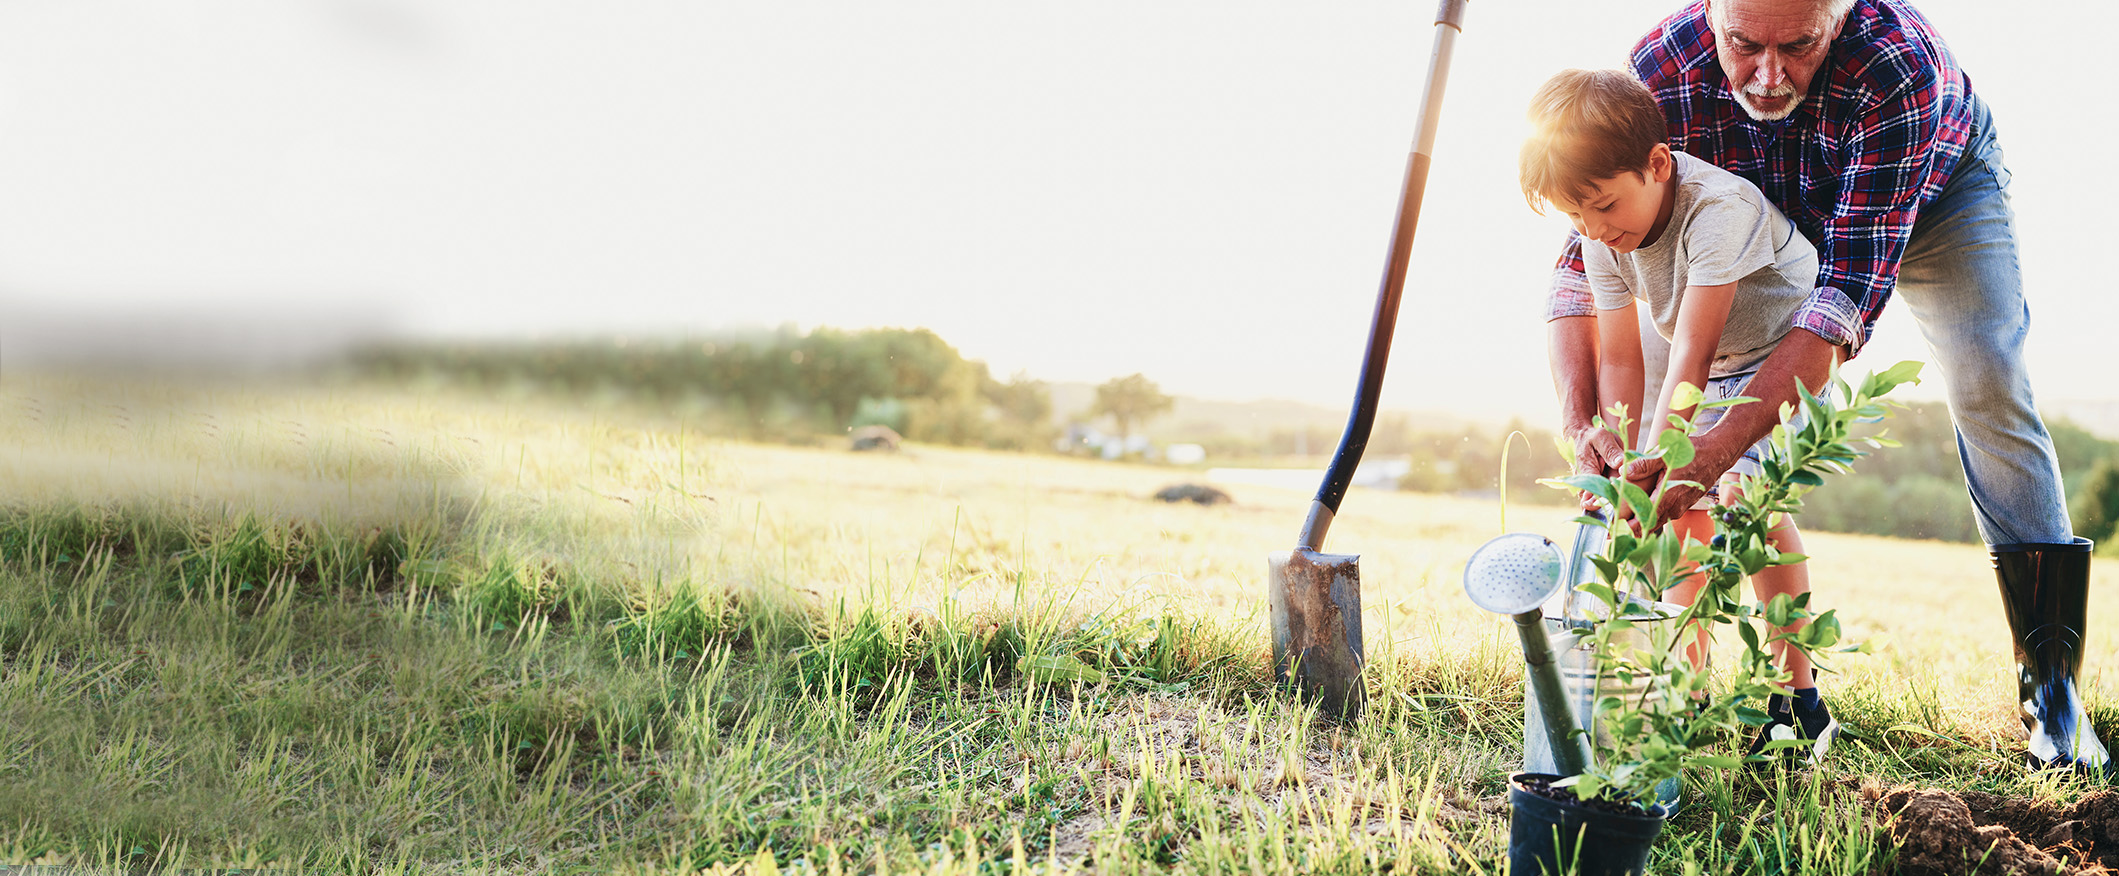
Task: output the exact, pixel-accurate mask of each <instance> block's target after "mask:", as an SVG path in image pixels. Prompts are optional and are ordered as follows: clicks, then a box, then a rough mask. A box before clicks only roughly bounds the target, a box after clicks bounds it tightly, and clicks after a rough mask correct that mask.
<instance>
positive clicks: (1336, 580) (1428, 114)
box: [1266, 0, 1466, 721]
mask: <svg viewBox="0 0 2119 876" xmlns="http://www.w3.org/2000/svg"><path fill="white" fill-rule="evenodd" d="M1465 2H1466V0H1442V2H1441V5H1440V6H1438V7H1437V8H1436V9H1435V48H1434V54H1433V56H1432V57H1430V58H1429V59H1428V66H1427V89H1426V91H1425V92H1423V93H1422V94H1421V97H1420V115H1419V121H1418V124H1417V125H1416V126H1415V127H1414V129H1413V151H1412V155H1411V156H1410V157H1409V158H1408V159H1407V160H1406V167H1405V182H1404V185H1403V186H1402V188H1401V189H1400V193H1399V202H1398V219H1397V222H1396V224H1395V226H1394V227H1393V228H1392V231H1391V248H1390V255H1389V257H1388V258H1387V259H1385V262H1384V269H1383V284H1382V288H1381V289H1379V290H1378V291H1377V294H1376V312H1375V316H1374V318H1373V319H1371V320H1370V323H1369V342H1368V352H1367V353H1366V354H1365V355H1364V357H1363V359H1362V363H1361V382H1360V384H1359V386H1358V387H1357V388H1356V389H1355V391H1354V410H1353V413H1352V415H1351V416H1349V417H1348V418H1347V424H1346V431H1345V432H1344V433H1342V434H1341V435H1340V438H1339V450H1338V451H1337V452H1336V453H1334V454H1333V455H1332V465H1331V467H1330V468H1328V469H1326V470H1325V473H1324V484H1323V486H1320V487H1318V489H1317V498H1316V499H1314V500H1312V501H1311V502H1310V513H1309V517H1308V518H1307V519H1305V520H1304V521H1303V524H1302V533H1301V534H1300V535H1299V536H1297V538H1296V542H1295V549H1294V550H1292V551H1287V552H1284V553H1277V554H1274V555H1272V556H1270V557H1268V558H1267V560H1266V568H1267V574H1268V576H1269V583H1268V584H1267V586H1266V591H1267V600H1268V602H1269V603H1270V604H1271V606H1272V624H1273V670H1274V673H1275V674H1276V675H1277V676H1279V678H1280V680H1281V681H1282V682H1283V683H1287V682H1290V681H1292V682H1294V684H1295V686H1296V689H1297V690H1299V691H1301V692H1302V694H1303V695H1305V696H1307V697H1309V698H1311V699H1313V700H1315V701H1316V702H1317V704H1318V707H1319V708H1321V709H1322V710H1323V711H1324V712H1325V713H1326V714H1329V715H1332V716H1333V717H1335V718H1338V719H1340V720H1345V721H1352V720H1355V719H1357V718H1359V717H1360V716H1361V707H1362V703H1363V702H1364V700H1365V694H1364V692H1363V690H1362V686H1361V659H1362V658H1361V654H1362V652H1361V557H1360V556H1358V555H1355V554H1327V553H1321V552H1320V551H1321V550H1322V549H1323V547H1324V534H1325V531H1326V530H1328V529H1330V528H1331V526H1332V517H1333V515H1336V514H1338V513H1339V500H1340V499H1342V498H1345V496H1346V488H1347V484H1349V483H1351V482H1352V481H1353V479H1354V468H1355V467H1356V466H1358V465H1359V464H1360V463H1361V452H1362V451H1363V450H1364V449H1366V448H1367V447H1368V441H1369V432H1370V430H1371V429H1372V428H1373V427H1374V426H1375V425H1376V402H1377V399H1378V398H1379V397H1380V396H1381V395H1382V394H1383V372H1384V366H1385V364H1386V363H1387V362H1388V361H1389V359H1390V352H1391V332H1392V331H1393V330H1395V329H1396V328H1397V325H1398V299H1399V297H1400V295H1401V293H1403V292H1404V291H1405V266H1406V261H1407V259H1408V258H1410V257H1411V255H1412V246H1413V227H1414V226H1415V225H1417V224H1418V223H1419V220H1420V199H1421V196H1422V195H1423V194H1425V193H1426V191H1427V168H1428V163H1429V161H1430V160H1431V159H1430V156H1431V155H1432V154H1433V152H1434V147H1435V127H1436V122H1437V120H1438V119H1439V117H1440V116H1441V115H1442V90H1443V86H1444V85H1446V84H1447V83H1448V81H1449V59H1450V51H1451V48H1452V47H1453V46H1454V45H1455V44H1456V35H1457V34H1458V33H1460V32H1462V31H1463V30H1464V4H1465Z"/></svg>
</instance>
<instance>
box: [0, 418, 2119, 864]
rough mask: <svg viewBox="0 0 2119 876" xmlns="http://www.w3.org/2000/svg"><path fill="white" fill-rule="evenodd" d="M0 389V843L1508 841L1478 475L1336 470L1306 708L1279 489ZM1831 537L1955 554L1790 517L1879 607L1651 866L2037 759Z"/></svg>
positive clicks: (133, 854)
mask: <svg viewBox="0 0 2119 876" xmlns="http://www.w3.org/2000/svg"><path fill="white" fill-rule="evenodd" d="M0 407H4V408H5V409H6V410H5V412H6V413H8V414H10V415H12V417H13V419H9V420H6V421H4V422H5V423H8V424H11V425H4V426H0V433H5V434H0V438H4V439H6V440H7V441H8V442H9V443H8V444H7V446H6V449H5V450H0V469H4V470H5V471H4V473H5V474H7V475H9V476H10V477H13V478H14V480H12V481H11V483H12V484H13V485H14V489H13V490H12V491H11V493H10V495H9V496H8V497H7V501H6V502H5V503H4V505H0V702H4V703H6V704H7V708H6V709H0V862H5V863H8V864H19V863H32V862H36V863H54V864H77V865H88V866H95V867H101V868H107V869H110V870H113V871H115V870H119V869H124V870H140V869H161V868H178V867H203V866H212V867H261V866H272V867H280V868H293V869H302V870H308V871H314V872H364V873H397V872H452V873H453V872H492V873H498V872H637V873H679V872H695V871H701V870H703V871H707V872H733V871H746V872H933V873H967V874H968V873H974V872H976V873H981V874H984V873H991V872H998V871H1014V872H1033V871H1041V870H1042V871H1054V872H1057V871H1077V870H1090V871H1095V872H1151V871H1152V872H1162V871H1182V872H1284V873H1297V872H1300V873H1313V872H1324V873H1331V872H1363V873H1372V872H1377V871H1379V870H1383V869H1389V870H1391V871H1392V872H1419V873H1425V872H1432V873H1464V872H1479V873H1499V872H1501V871H1502V870H1503V869H1504V867H1503V863H1502V861H1503V858H1504V857H1505V855H1504V849H1503V846H1504V837H1505V830H1506V815H1505V811H1504V809H1503V807H1502V806H1500V805H1499V803H1498V800H1499V793H1500V789H1501V786H1502V781H1503V778H1504V776H1505V775H1506V773H1507V772H1508V771H1510V770H1512V769H1513V768H1514V767H1515V765H1516V762H1517V760H1518V758H1519V756H1520V755H1519V748H1518V745H1519V743H1520V733H1521V708H1522V703H1521V698H1520V677H1519V675H1518V670H1517V666H1516V664H1517V660H1518V658H1517V657H1516V656H1515V655H1514V652H1513V651H1512V650H1511V648H1510V647H1509V646H1508V639H1506V638H1505V637H1504V635H1503V633H1505V630H1503V629H1502V628H1501V627H1500V624H1499V623H1498V622H1496V621H1493V620H1492V619H1489V618H1485V617H1483V616H1481V615H1479V614H1477V613H1476V612H1475V611H1473V610H1471V609H1470V608H1469V607H1468V606H1467V605H1465V604H1463V601H1462V599H1461V597H1458V596H1457V595H1456V592H1455V591H1456V584H1455V581H1454V574H1453V571H1454V570H1453V566H1454V564H1455V563H1460V562H1461V557H1462V556H1464V555H1466V554H1468V553H1469V547H1470V546H1473V545H1476V543H1477V542H1478V541H1480V540H1483V539H1484V538H1485V537H1487V536H1488V535H1491V534H1492V533H1491V532H1486V531H1482V530H1481V527H1482V526H1485V525H1489V524H1486V523H1485V521H1490V520H1493V519H1495V516H1496V515H1494V514H1493V513H1491V512H1492V508H1491V506H1478V505H1475V504H1473V503H1460V502H1453V501H1449V500H1437V499H1431V498H1415V497H1404V496H1387V495H1378V494H1357V495H1355V496H1351V497H1350V498H1349V500H1348V503H1347V505H1348V513H1347V515H1346V516H1345V518H1344V519H1343V521H1342V523H1341V526H1340V527H1339V528H1338V529H1337V530H1336V531H1335V538H1337V539H1341V540H1342V543H1343V544H1347V545H1359V546H1361V548H1360V549H1362V550H1364V552H1367V553H1368V554H1369V556H1367V557H1366V558H1365V559H1364V572H1363V574H1364V576H1365V580H1366V582H1367V587H1368V589H1369V592H1368V593H1367V594H1365V595H1366V596H1368V597H1369V598H1368V599H1367V603H1368V605H1369V606H1370V612H1369V614H1368V617H1367V622H1368V624H1369V626H1368V640H1369V641H1370V642H1371V643H1372V644H1371V653H1370V664H1369V674H1370V677H1369V684H1370V688H1371V691H1372V696H1371V698H1370V704H1371V707H1370V712H1369V714H1368V715H1367V716H1366V717H1365V718H1364V719H1363V720H1362V721H1361V722H1359V723H1358V724H1354V725H1337V724H1333V723H1331V722H1329V721H1325V720H1322V719H1320V718H1319V717H1318V716H1317V715H1316V714H1315V713H1314V711H1312V710H1311V709H1310V708H1309V707H1307V706H1306V705H1304V704H1303V703H1301V702H1299V701H1296V700H1292V699H1290V698H1289V697H1288V696H1287V694H1286V692H1285V691H1283V690H1281V689H1280V688H1278V687H1277V686H1276V685H1275V684H1274V683H1273V681H1272V679H1271V677H1270V675H1269V673H1268V672H1267V668H1266V666H1265V655H1264V653H1263V652H1264V645H1265V639H1264V637H1263V635H1262V631H1261V620H1262V619H1261V617H1260V612H1261V609H1260V608H1259V600H1258V598H1257V597H1258V589H1259V587H1260V586H1261V582H1262V580H1263V576H1264V572H1263V562H1262V561H1263V555H1264V553H1265V552H1266V551H1268V550H1272V549H1275V548H1281V547H1285V544H1284V541H1285V540H1286V539H1288V538H1291V537H1292V528H1293V526H1294V524H1295V523H1298V522H1299V513H1296V512H1297V511H1299V508H1300V503H1301V500H1302V498H1303V497H1300V496H1288V497H1282V496H1278V495H1275V494H1269V493H1259V494H1253V495H1248V496H1240V499H1241V500H1242V502H1241V504H1239V505H1238V506H1236V507H1234V508H1216V509H1201V508H1193V507H1189V506H1188V507H1182V508H1177V507H1169V506H1161V505H1157V504H1154V503H1151V502H1148V501H1146V500H1145V499H1144V498H1142V497H1144V496H1146V495H1147V494H1148V493H1149V492H1152V489H1153V487H1154V486H1155V485H1157V484H1158V483H1159V481H1160V478H1159V477H1158V476H1157V474H1156V473H1155V472H1154V471H1152V470H1144V469H1141V468H1138V467H1130V466H1097V465H1094V464H1088V463H1078V462H1068V461H1030V460H1025V459H1023V458H1021V457H1009V456H1000V455H988V454H976V453H966V452H959V451H940V450H935V449H931V448H915V449H914V450H913V451H911V452H909V453H906V454H901V455H899V456H896V457H882V458H876V457H853V456H850V455H845V454H842V453H840V452H836V451H821V450H810V451H803V450H790V449H786V448H767V447H752V446H747V445H740V444H729V443H725V442H718V441H715V440H712V439H709V438H707V437H706V436H703V435H699V434H696V433H695V432H691V431H688V430H686V429H685V428H684V425H683V424H682V423H680V422H670V421H668V420H665V419H659V418H657V417H654V416H650V415H643V414H638V413H631V414H629V413H626V412H624V411H619V410H604V411H596V410H587V411H583V410H561V409H551V408H542V407H538V406H536V405H534V404H532V403H530V402H527V401H507V400H501V401H479V400H473V399H462V398H441V397H418V396H414V397H395V396H388V395H378V394H370V393H368V392H367V391H365V390H362V389H361V388H359V387H340V388H338V389H337V390H336V391H334V392H332V393H328V394H326V393H318V392H316V391H313V390H301V389H281V390H264V389H253V390H244V391H236V390H232V389H225V388H199V387H188V388H187V387H163V388H159V389H149V388H142V387H137V386H105V385H97V384H76V383H67V382H63V381H52V382H46V383H31V384H27V385H23V384H14V385H11V386H10V387H9V389H8V391H7V393H4V394H0ZM118 409H122V415H121V413H120V412H119V410H118ZM32 413H33V414H35V417H34V418H33V417H31V416H30V415H31V414H32ZM1512 516H1515V517H1521V516H1524V515H1523V512H1521V511H1520V510H1519V513H1518V514H1517V515H1512ZM1558 520H1559V518H1558V517H1552V518H1538V519H1537V520H1534V521H1533V525H1545V526H1552V527H1555V528H1557V526H1559V525H1564V524H1560V523H1559V522H1558ZM1466 521H1477V522H1470V523H1468V522H1466ZM1842 549H1844V550H1843V553H1846V554H1852V553H1855V552H1856V551H1857V550H1859V551H1862V552H1866V554H1867V556H1866V557H1865V558H1864V559H1861V560H1858V561H1856V562H1855V563H1852V564H1850V565H1848V566H1844V567H1841V568H1859V567H1860V565H1861V563H1863V562H1867V563H1872V564H1876V565H1878V566H1879V567H1892V569H1893V570H1894V571H1893V572H1892V574H1903V575H1905V576H1906V578H1907V580H1904V581H1900V580H1897V579H1894V578H1892V577H1891V575H1890V574H1882V573H1879V574H1877V575H1875V576H1872V577H1870V578H1868V579H1866V580H1865V581H1863V582H1862V583H1864V584H1866V585H1867V586H1868V587H1870V588H1872V589H1874V590H1876V591H1878V592H1879V593H1880V594H1881V595H1874V596H1871V597H1869V598H1874V599H1879V600H1883V601H1888V602H1893V603H1895V604H1894V610H1896V611H1898V612H1900V614H1901V615H1903V614H1906V613H1907V611H1908V610H1907V609H1906V608H1905V604H1906V603H1908V602H1909V601H1908V600H1907V599H1905V597H1904V596H1903V595H1902V594H1901V588H1914V587H1925V588H1929V589H1934V588H1936V587H1937V586H1938V585H1937V582H1938V581H1944V582H1947V581H1949V580H1951V579H1950V577H1949V575H1951V574H1955V573H1954V572H1946V573H1941V574H1933V575H1931V574H1928V573H1927V572H1926V571H1924V568H1925V567H1923V566H1921V565H1920V564H1918V563H1914V562H1907V561H1902V557H1905V556H1915V555H1918V556H1927V555H1929V554H1932V553H1934V552H1935V551H1936V550H1944V548H1941V547H1940V546H1923V545H1915V546H1911V547H1906V548H1904V550H1905V551H1907V553H1905V554H1903V555H1901V554H1894V553H1892V552H1893V551H1898V550H1901V548H1900V547H1899V546H1894V545H1890V544H1887V543H1869V542H1853V541H1843V540H1834V539H1831V538H1829V537H1818V538H1816V539H1814V540H1813V544H1812V552H1813V555H1814V556H1815V557H1816V559H1815V560H1814V561H1813V562H1815V563H1817V564H1818V567H1819V569H1820V570H1821V572H1820V575H1819V580H1820V591H1821V592H1822V593H1825V594H1828V595H1831V596H1834V597H1838V596H1839V594H1841V593H1844V594H1846V595H1847V598H1849V599H1850V600H1852V601H1853V602H1854V604H1853V605H1850V606H1848V608H1847V610H1844V611H1843V612H1842V613H1843V615H1844V616H1847V617H1849V618H1850V620H1849V626H1850V628H1853V629H1855V630H1856V631H1857V633H1858V634H1859V633H1860V632H1861V630H1862V625H1863V624H1867V625H1868V628H1869V630H1868V631H1869V632H1870V633H1873V634H1875V635H1876V636H1877V637H1878V638H1881V639H1885V640H1886V641H1884V643H1883V647H1882V648H1881V649H1880V650H1881V653H1880V654H1879V655H1878V656H1876V657H1861V658H1853V659H1851V661H1850V662H1848V663H1847V664H1846V665H1843V666H1842V667H1841V668H1842V669H1843V670H1844V675H1843V678H1844V683H1841V681H1840V680H1839V679H1835V680H1834V681H1833V686H1832V695H1833V696H1834V704H1835V707H1837V708H1840V709H1841V714H1842V716H1843V718H1844V719H1846V720H1847V721H1848V723H1849V726H1850V729H1851V734H1852V741H1851V742H1849V743H1847V744H1843V745H1842V746H1841V747H1840V748H1839V749H1835V751H1836V753H1835V755H1834V760H1833V766H1832V767H1831V768H1830V769H1829V770H1827V771H1823V772H1820V773H1817V774H1813V775H1808V776H1801V775H1798V776H1782V775H1765V776H1754V777H1748V778H1745V779H1742V780H1739V781H1738V782H1736V783H1735V784H1733V785H1722V786H1695V787H1691V788H1688V789H1687V795H1688V798H1689V799H1691V800H1694V801H1696V805H1693V806H1691V807H1688V809H1687V810H1686V811H1685V812H1684V813H1683V814H1682V815H1681V816H1680V817H1679V819H1678V820H1677V821H1676V822H1675V823H1674V824H1673V826H1672V829H1671V831H1670V832H1669V834H1668V838H1667V839H1666V840H1664V841H1663V842H1662V843H1661V844H1659V846H1658V851H1657V855H1658V856H1659V857H1658V859H1657V860H1658V863H1657V870H1658V872H1701V873H1754V872H1790V873H1812V874H1826V873H1833V874H1837V873H1867V872H1871V871H1872V869H1874V868H1876V867H1879V866H1888V863H1889V860H1890V851H1889V850H1888V849H1886V848H1883V847H1882V845H1881V841H1880V839H1879V837H1880V834H1878V833H1877V831H1876V828H1875V825H1874V822H1873V821H1872V820H1869V819H1868V818H1866V817H1865V816H1864V815H1863V813H1862V812H1861V811H1860V810H1859V806H1860V805H1861V804H1860V802H1859V800H1860V795H1859V793H1858V791H1859V789H1858V785H1859V781H1858V780H1857V777H1869V778H1868V779H1867V780H1868V781H1872V782H1886V783H1897V782H1902V781H1919V782H1923V783H1928V784H1939V785H1944V786H1951V787H1978V788H1981V789H1985V790H1999V791H2004V792H2011V793H2040V794H2061V795H2065V794H2075V793H2079V792H2080V790H2081V789H2080V788H2079V787H2076V786H2070V785H2066V784H2059V785H2054V784H2051V782H2050V780H2046V779H2038V778H2033V777H2030V776H2027V775H2026V774H2024V773H2022V771H2021V770H2016V769H2013V768H2012V767H2011V766H2010V763H2011V758H2012V756H2013V748H2012V747H2011V746H2012V743H2011V742H2010V741H2009V740H2010V737H2009V735H2008V727H2007V725H2006V724H2005V723H2004V721H2005V720H2006V719H2007V717H2008V716H2007V714H2006V713H2005V712H2001V711H2000V709H1998V708H1992V709H1986V710H1981V709H1976V708H1975V709H1967V708H1964V707H1963V705H1962V704H1963V703H1965V702H1968V701H1977V698H1978V697H1987V698H1988V699H1991V698H1992V697H1991V696H1990V694H1991V693H1992V691H1978V690H1976V688H1977V687H1978V684H1970V685H1966V684H1963V683H1962V682H1961V679H1962V678H1964V677H1972V676H1979V675H1980V674H1981V673H1990V672H1994V671H1995V664H1996V663H1997V661H1996V660H1995V659H1993V658H1992V657H1991V656H1986V655H1983V653H1982V652H1981V651H1980V649H1979V646H1978V644H1977V643H1978V642H1979V641H1980V637H1981V636H1983V635H1986V632H1985V631H1983V630H1982V629H1981V628H1980V627H1979V626H1978V621H1977V620H1976V619H1974V620H1973V621H1965V620H1950V619H1946V618H1949V615H1948V614H1947V612H1946V611H1945V610H1946V609H1949V608H1951V607H1952V606H1950V605H1948V604H1945V605H1942V606H1938V607H1937V614H1936V615H1935V616H1933V617H1930V616H1927V615H1913V616H1912V623H1913V625H1912V626H1904V625H1897V624H1894V623H1893V620H1894V618H1893V616H1892V615H1891V614H1889V613H1886V612H1883V611H1877V610H1873V609H1871V610H1864V609H1863V608H1862V605H1863V603H1862V602H1861V599H1862V598H1863V597H1862V594H1861V592H1860V590H1859V589H1858V588H1856V587H1855V586H1854V582H1848V583H1846V584H1845V585H1844V586H1842V585H1839V584H1835V582H1836V581H1842V580H1845V579H1835V578H1833V577H1831V576H1830V575H1829V572H1828V571H1826V570H1829V569H1831V568H1832V567H1831V565H1830V562H1831V561H1830V559H1829V558H1830V557H1831V556H1832V554H1833V552H1834V551H1835V550H1842ZM1879 556H1881V557H1882V558H1883V559H1878V557H1879ZM1974 583H1975V584H1977V583H1979V582H1977V580H1976V579H1974ZM1985 586H1986V587H1991V585H1990V584H1987V585H1985ZM1835 587H1838V589H1837V590H1835V589H1833V588H1835ZM1950 592H1951V593H1955V592H1956V591H1950ZM1966 592H1968V593H1973V594H1975V595H1985V594H1983V593H1978V592H1977V590H1976V588H1974V587H1970V586H1968V587H1967V588H1966ZM1934 598H1935V599H1938V600H1942V601H1944V602H1945V603H1947V601H1948V600H1949V599H1957V598H1959V597H1956V596H1947V595H1946V596H1944V597H1934ZM1964 598H1967V599H1968V598H1969V597H1964ZM1967 627H1969V629H1967ZM1916 633H1917V634H1918V635H1915V634H1916ZM2109 633H2110V630H2109V629H2108V628H2103V627H2100V628H2098V629H2097V630H2095V631H2093V633H2092V641H2093V643H2094V644H2096V645H2097V647H2100V648H2108V647H2110V646H2111V645H2112V644H2114V643H2113V642H2112V640H2111V637H2110V635H2109ZM2100 636H2102V637H2103V638H2101V639H2100V638H2098V637H2100ZM2098 662H2099V661H2098V660H2097V658H2095V657H2093V658H2092V665H2093V666H2095V665H2097V663H2098ZM2092 678H2093V680H2096V681H2097V682H2098V683H2096V684H2093V685H2092V691H2093V703H2094V704H2095V706H2096V708H2097V711H2096V716H2097V718H2098V720H2099V723H2100V726H2102V727H2106V728H2109V726H2110V725H2111V723H2112V722H2111V720H2110V718H2111V717H2113V716H2112V714H2111V711H2110V708H2109V705H2108V704H2109V698H2108V697H2106V696H2104V695H2103V691H2104V687H2103V685H2102V684H2101V676H2094V675H2093V676H2092ZM2003 681H2005V676H2004V677H2003ZM1964 687H1971V688H1974V689H1975V690H1973V691H1972V692H1970V693H1968V692H1966V691H1964V690H1961V689H1960V688H1964ZM1990 687H1998V684H1991V685H1990ZM2041 783H2044V784H2041Z"/></svg>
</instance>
